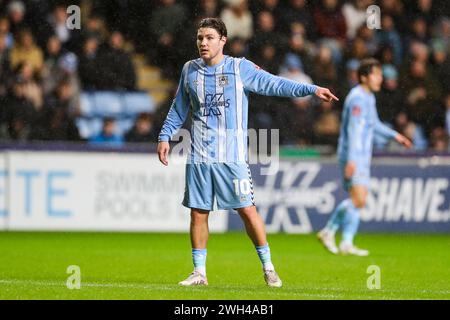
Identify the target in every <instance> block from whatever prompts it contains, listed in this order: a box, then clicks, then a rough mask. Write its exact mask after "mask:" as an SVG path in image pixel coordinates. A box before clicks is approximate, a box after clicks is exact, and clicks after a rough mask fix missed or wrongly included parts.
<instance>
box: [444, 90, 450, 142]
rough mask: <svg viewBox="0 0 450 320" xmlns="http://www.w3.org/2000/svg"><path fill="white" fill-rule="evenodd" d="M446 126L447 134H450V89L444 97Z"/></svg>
mask: <svg viewBox="0 0 450 320" xmlns="http://www.w3.org/2000/svg"><path fill="white" fill-rule="evenodd" d="M443 100H444V112H445V127H446V129H447V135H449V136H450V91H448V92H447V94H446V95H445V97H444V99H443Z"/></svg>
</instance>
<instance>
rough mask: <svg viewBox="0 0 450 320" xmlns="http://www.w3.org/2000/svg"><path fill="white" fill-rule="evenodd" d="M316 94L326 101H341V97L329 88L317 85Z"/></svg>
mask: <svg viewBox="0 0 450 320" xmlns="http://www.w3.org/2000/svg"><path fill="white" fill-rule="evenodd" d="M315 95H316V96H317V97H319V98H320V99H322V100H324V101H326V102H330V101H333V100H336V101H339V99H338V98H337V97H336V96H335V95H334V94H332V93H331V91H330V90H329V89H327V88H322V87H317V90H316V92H315Z"/></svg>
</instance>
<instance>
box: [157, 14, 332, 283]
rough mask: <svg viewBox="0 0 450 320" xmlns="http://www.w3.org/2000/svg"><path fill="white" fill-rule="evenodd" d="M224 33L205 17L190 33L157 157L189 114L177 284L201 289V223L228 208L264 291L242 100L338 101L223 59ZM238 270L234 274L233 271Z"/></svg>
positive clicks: (163, 157)
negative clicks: (187, 221) (192, 43)
mask: <svg viewBox="0 0 450 320" xmlns="http://www.w3.org/2000/svg"><path fill="white" fill-rule="evenodd" d="M226 41H227V30H226V27H225V24H224V23H223V21H222V20H220V19H216V18H206V19H204V20H202V21H201V22H200V24H199V26H198V31H197V47H198V52H199V54H200V58H199V59H196V60H191V61H188V62H187V63H186V64H185V65H184V67H183V70H182V74H181V79H180V82H179V86H178V91H177V94H176V96H175V99H174V102H173V104H172V106H171V108H170V110H169V113H168V115H167V118H166V120H165V122H164V124H163V127H162V129H161V132H160V134H159V138H158V141H159V143H158V155H159V159H160V161H161V162H162V163H163V164H164V165H168V153H169V148H170V147H169V142H168V141H169V140H170V139H171V138H172V137H173V135H174V134H175V133H176V132H177V131H178V130H179V129H180V127H181V126H182V125H183V123H184V122H185V120H186V118H187V116H188V114H189V113H191V120H192V126H191V148H190V149H191V150H190V152H189V154H188V161H187V164H186V188H185V194H184V200H183V205H184V206H186V207H188V208H190V209H191V226H190V235H191V245H192V258H193V263H194V271H193V272H192V273H191V274H190V275H189V277H188V278H187V279H186V280H184V281H182V282H180V285H184V286H191V285H207V284H208V281H207V278H206V254H207V251H206V246H207V241H208V235H209V230H208V216H209V212H210V211H212V210H213V206H214V200H216V202H217V207H218V209H223V210H228V209H235V210H237V212H238V213H239V215H240V217H241V218H242V220H243V221H244V224H245V228H246V231H247V234H248V235H249V237H250V238H251V240H252V242H253V244H254V245H255V248H256V251H257V253H258V256H259V258H260V260H261V263H262V265H263V272H264V279H265V281H266V283H267V285H269V286H271V287H281V285H282V282H281V280H280V278H279V276H278V274H277V273H276V272H275V268H274V266H273V264H272V261H271V254H270V248H269V245H268V243H267V240H266V232H265V226H264V222H263V220H262V218H261V217H260V216H259V214H258V213H257V211H256V207H255V202H254V197H253V184H252V178H251V173H250V169H249V167H248V164H247V117H248V95H249V92H255V93H259V94H262V95H270V96H284V97H303V96H307V95H311V94H315V95H316V96H317V97H319V98H321V99H324V100H325V101H331V100H332V99H336V100H337V98H336V97H335V96H334V95H333V94H332V93H331V92H330V91H329V90H328V89H326V88H321V87H318V86H315V85H308V84H301V83H297V82H294V81H291V80H287V79H285V78H280V77H277V76H274V75H272V74H270V73H268V72H266V71H263V70H261V69H260V68H259V67H258V66H256V65H255V64H253V63H252V62H250V61H248V60H246V59H244V58H233V57H230V56H226V55H224V54H223V48H224V45H225V43H226ZM236 267H237V270H238V266H236Z"/></svg>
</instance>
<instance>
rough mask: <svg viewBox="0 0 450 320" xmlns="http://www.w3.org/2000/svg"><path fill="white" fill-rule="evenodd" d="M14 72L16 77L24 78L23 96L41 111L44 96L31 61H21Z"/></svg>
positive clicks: (22, 82)
mask: <svg viewBox="0 0 450 320" xmlns="http://www.w3.org/2000/svg"><path fill="white" fill-rule="evenodd" d="M13 72H14V74H15V75H16V77H19V78H20V79H21V80H22V81H21V84H22V86H23V96H24V97H25V98H26V99H27V100H28V101H30V102H31V103H32V105H33V107H34V109H35V110H36V111H40V110H41V109H42V107H43V104H44V96H43V93H42V88H41V86H40V85H39V83H38V82H37V80H36V72H34V70H33V67H32V65H31V63H29V62H28V61H24V62H20V63H19V64H18V65H17V66H16V68H15V69H14V70H13Z"/></svg>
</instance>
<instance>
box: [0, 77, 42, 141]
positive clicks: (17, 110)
mask: <svg viewBox="0 0 450 320" xmlns="http://www.w3.org/2000/svg"><path fill="white" fill-rule="evenodd" d="M25 94H26V81H25V79H24V78H23V76H21V75H16V76H15V78H14V80H13V83H12V86H11V89H10V90H9V92H8V94H7V96H6V98H5V99H4V101H3V103H2V106H1V110H2V111H1V118H2V122H3V123H4V124H5V125H6V128H7V135H8V139H11V140H21V141H24V140H28V139H29V138H30V136H29V133H30V131H31V128H32V126H33V125H34V123H35V121H36V119H37V111H36V109H35V108H34V106H33V104H32V102H31V101H29V100H28V99H27V98H26V95H25Z"/></svg>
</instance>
